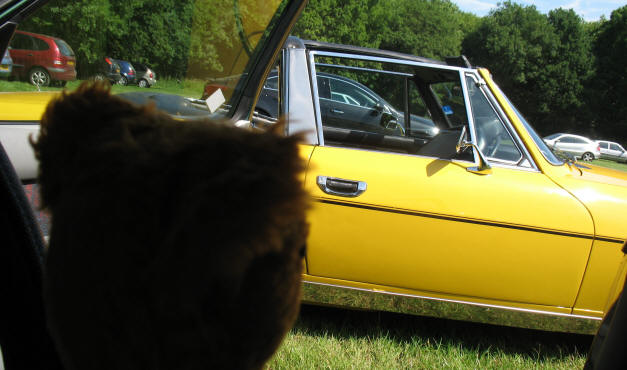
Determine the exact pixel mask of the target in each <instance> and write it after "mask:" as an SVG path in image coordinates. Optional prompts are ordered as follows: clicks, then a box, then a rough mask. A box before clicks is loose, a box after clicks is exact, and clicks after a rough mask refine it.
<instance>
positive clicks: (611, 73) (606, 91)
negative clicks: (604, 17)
mask: <svg viewBox="0 0 627 370" xmlns="http://www.w3.org/2000/svg"><path fill="white" fill-rule="evenodd" d="M594 53H595V54H596V57H597V61H596V76H595V78H594V80H592V81H591V83H590V90H591V91H592V93H591V99H590V100H591V105H592V106H593V108H594V110H595V112H596V113H597V114H598V117H597V119H598V121H597V130H598V132H599V133H600V134H601V135H602V136H603V137H608V138H616V140H621V141H622V142H626V141H627V63H626V62H625V61H626V60H627V6H623V7H622V8H619V9H616V10H615V11H614V12H612V15H611V17H610V19H609V20H608V21H603V22H601V24H600V26H599V28H598V36H597V38H596V41H595V43H594Z"/></svg>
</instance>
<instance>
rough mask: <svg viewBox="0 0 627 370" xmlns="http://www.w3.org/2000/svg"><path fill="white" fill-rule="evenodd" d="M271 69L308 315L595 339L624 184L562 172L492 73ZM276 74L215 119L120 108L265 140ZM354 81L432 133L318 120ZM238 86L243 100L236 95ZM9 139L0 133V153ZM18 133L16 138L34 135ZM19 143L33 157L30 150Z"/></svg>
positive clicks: (447, 66)
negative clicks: (437, 322) (462, 323)
mask: <svg viewBox="0 0 627 370" xmlns="http://www.w3.org/2000/svg"><path fill="white" fill-rule="evenodd" d="M268 53H270V51H269V50H268ZM272 53H276V50H275V49H272ZM262 54H263V53H262ZM278 55H279V59H280V60H279V62H278V63H279V65H281V68H280V72H278V73H277V78H278V80H277V81H276V83H275V82H274V81H269V82H267V83H266V89H276V90H277V91H276V94H277V96H278V97H279V98H278V99H277V101H276V104H277V105H278V108H277V115H282V116H285V117H286V122H287V127H286V133H287V134H290V135H291V134H301V135H303V144H302V145H301V154H302V156H303V158H305V159H306V169H305V170H304V173H303V177H302V178H303V181H304V186H305V188H306V189H307V190H308V191H309V193H310V194H311V199H312V207H311V209H310V211H309V214H308V221H309V223H310V225H311V231H310V235H309V239H308V242H307V251H306V254H305V262H306V264H305V265H306V273H305V274H304V275H303V282H304V285H303V300H304V302H306V303H313V304H325V305H336V306H341V307H349V308H360V309H373V310H384V311H394V312H402V313H410V314H419V315H429V316H441V317H448V318H454V319H460V320H470V321H478V322H487V323H492V324H503V325H512V326H520V327H527V328H536V329H542V330H555V331H567V332H577V333H594V332H595V330H596V329H597V328H598V326H599V323H600V321H601V318H602V317H603V315H604V313H606V312H607V311H608V309H609V307H610V306H611V304H612V303H613V302H614V301H615V299H616V297H617V296H618V293H619V291H620V288H621V287H622V284H621V283H622V281H623V279H624V278H625V274H626V272H627V270H626V269H627V263H623V259H624V254H623V252H622V251H621V247H622V245H623V243H625V240H627V228H625V220H626V218H625V217H624V216H621V215H623V214H624V210H625V208H626V207H627V172H621V171H617V170H611V169H606V168H601V167H598V166H594V165H590V164H586V165H582V164H578V163H574V164H573V163H564V162H562V161H561V160H559V159H558V158H557V157H556V156H555V155H554V154H553V152H552V151H551V150H550V149H549V147H548V146H547V145H546V143H545V142H544V141H543V140H542V138H541V137H540V136H539V135H538V134H537V133H536V132H535V131H534V130H533V128H532V126H531V125H530V124H529V123H528V122H527V121H526V120H525V118H524V117H523V115H522V114H520V112H518V111H517V109H516V108H515V106H513V105H512V104H511V102H510V101H509V100H508V99H507V97H506V96H505V95H504V94H503V92H502V91H501V90H500V89H499V87H498V86H497V85H496V83H495V82H494V81H493V80H492V78H491V76H490V73H489V71H487V70H486V69H483V68H474V67H472V66H470V65H469V64H467V62H465V61H464V59H463V58H457V59H448V60H447V61H437V60H432V59H427V58H421V57H416V56H412V55H406V54H400V53H395V52H387V51H382V50H375V49H367V48H360V47H354V46H346V45H337V44H328V43H323V42H316V41H306V40H300V39H297V38H290V39H288V41H287V42H286V43H285V45H284V48H283V50H282V52H279V53H278ZM382 60H385V64H382V63H381V61H382ZM288 61H289V63H288ZM270 62H271V61H270V60H267V63H265V64H263V66H261V65H255V67H254V68H253V67H248V68H249V69H247V73H245V74H244V73H242V74H241V75H240V77H241V78H242V79H245V81H244V82H241V81H240V83H238V82H237V79H236V78H235V77H229V78H230V79H231V80H229V81H226V80H222V82H220V83H217V82H215V83H212V87H213V88H214V89H215V91H213V92H217V89H220V90H224V93H223V95H224V96H225V100H226V101H225V103H224V105H223V106H222V108H221V109H218V110H215V111H214V113H211V112H210V111H209V109H208V107H207V106H206V105H204V106H203V105H202V104H196V103H195V101H192V100H189V104H187V102H186V101H184V100H183V99H181V97H180V96H178V95H168V94H153V93H147V92H136V93H132V92H131V93H125V94H123V95H122V96H123V97H125V98H128V99H130V100H133V101H136V102H137V101H152V102H154V103H155V105H156V106H157V108H160V109H163V110H165V111H168V112H169V113H171V114H173V115H175V116H177V117H180V116H181V115H182V113H181V112H182V111H181V107H183V108H185V109H188V110H190V111H193V112H195V113H198V114H202V112H204V115H205V116H214V117H215V116H220V115H222V116H223V115H228V114H229V113H228V112H232V113H231V114H232V116H229V117H235V118H238V117H239V118H240V119H239V120H238V121H237V125H240V126H241V125H251V126H262V125H265V124H266V123H265V122H263V121H261V120H260V118H259V115H253V114H251V111H252V110H253V107H255V106H259V101H258V100H259V99H260V98H259V96H260V95H259V92H261V91H262V90H263V88H262V87H263V83H264V80H265V79H264V77H265V76H264V74H263V73H260V72H259V71H260V70H263V71H265V70H267V69H269V66H268V64H269V63H270ZM357 62H358V63H357ZM253 64H254V63H253ZM356 66H358V67H356ZM240 72H243V70H242V71H240ZM348 75H350V76H353V77H352V78H351V79H350V80H352V81H358V80H359V83H360V84H361V85H363V86H365V87H367V88H368V89H369V90H370V91H373V92H375V91H376V94H377V95H379V96H381V98H382V99H385V101H386V102H391V101H395V102H396V101H400V102H403V104H398V105H396V107H395V109H397V110H398V114H399V115H402V117H410V116H411V114H416V115H418V116H420V117H423V118H425V119H427V118H428V119H430V120H431V121H432V122H433V124H434V125H435V126H436V127H437V128H438V132H437V133H436V134H435V135H434V136H431V137H429V136H426V135H422V134H417V133H414V132H412V130H411V120H410V121H407V120H405V121H403V122H410V125H409V127H407V125H406V124H405V123H398V122H397V124H396V125H390V121H388V120H381V119H380V120H379V121H378V122H376V121H375V123H373V122H372V118H371V117H373V116H379V117H380V118H381V116H382V114H381V112H380V111H378V110H377V109H371V110H366V111H364V114H363V115H362V116H361V118H359V117H360V116H359V115H357V114H355V115H354V116H353V118H351V119H350V120H349V119H346V120H343V119H341V118H338V117H332V116H331V115H330V114H325V113H324V110H325V109H329V110H330V109H340V108H339V107H340V105H337V106H331V105H325V104H327V103H328V102H327V101H325V99H327V100H333V99H329V98H328V97H329V96H330V97H333V96H332V95H330V93H332V92H336V93H338V95H336V97H337V99H338V102H339V101H340V99H341V100H342V101H343V103H342V104H345V105H349V104H350V103H352V104H353V105H356V104H354V102H353V101H352V100H351V98H352V99H355V100H357V98H356V97H355V96H353V94H354V92H351V91H349V90H341V89H339V88H338V89H333V88H331V89H330V91H329V90H328V91H327V92H324V91H323V90H324V89H327V88H328V87H329V86H327V85H326V84H330V85H331V84H333V81H331V79H333V78H335V77H334V76H343V77H344V78H348V77H346V76H348ZM253 76H257V77H253ZM318 76H320V78H318ZM270 77H271V78H272V77H273V76H272V75H270ZM216 81H220V80H216ZM338 81H342V82H346V83H348V82H351V81H347V80H344V79H338ZM249 84H252V85H249ZM241 86H248V88H247V89H248V90H245V91H240V92H241V94H236V93H235V92H236V91H237V90H236V89H238V88H241ZM380 86H385V87H386V88H385V89H382V88H380ZM352 88H355V89H357V88H359V89H363V88H362V87H361V86H358V85H356V87H355V86H353V87H352ZM326 93H329V95H325V94H326ZM342 94H344V95H342ZM11 95H12V94H10V93H8V94H4V95H3V96H2V99H0V120H2V121H10V119H8V117H9V116H10V115H12V114H18V113H19V114H22V116H21V119H22V120H24V121H27V122H30V121H36V120H37V119H38V114H39V113H37V112H33V113H28V112H27V113H24V111H25V109H24V107H25V106H27V105H28V106H29V107H30V106H31V105H32V104H31V103H32V102H33V100H34V99H35V97H32V98H31V97H29V96H25V95H21V96H19V98H18V97H15V98H13V100H12V101H11V99H12V98H11ZM247 96H248V97H250V98H249V99H250V101H249V102H248V103H241V102H246V101H248V100H247V98H243V97H247ZM325 96H326V97H325ZM135 97H137V99H135ZM238 98H242V100H239V101H238V100H237V99H238ZM370 98H373V97H370ZM373 99H374V98H373ZM393 99H394V100H393ZM203 103H204V102H203ZM38 104H42V105H44V103H43V102H39V103H38ZM240 104H246V108H245V109H244V108H241V109H243V110H242V111H240V110H239V109H240V108H239V107H241V106H240ZM375 106H376V104H375ZM325 107H326V108H325ZM31 109H32V108H31ZM42 109H43V108H42ZM39 112H40V111H39ZM237 112H240V113H237ZM246 112H247V113H246ZM344 112H345V113H346V112H348V110H345V111H344ZM268 113H270V112H268ZM336 113H337V114H338V115H340V116H341V114H340V113H338V112H336ZM24 114H30V116H29V117H25V116H24ZM239 114H241V115H239ZM185 115H189V114H187V113H185ZM269 118H270V119H265V121H272V120H274V118H273V117H269ZM248 119H250V120H251V121H248ZM260 122H261V123H260ZM13 126H15V127H13ZM17 126H18V125H10V124H9V125H2V126H1V127H0V140H2V141H3V142H4V140H5V139H4V137H5V135H8V133H9V132H18V131H17V129H18V127H17ZM399 126H400V127H402V128H403V129H399ZM20 127H21V128H22V131H19V133H20V135H27V133H28V132H33V133H35V134H36V131H37V129H38V127H37V125H36V124H30V126H28V127H30V131H27V130H23V127H24V126H23V125H21V126H20ZM11 130H13V131H11ZM16 135H17V134H16ZM13 141H14V142H23V143H24V145H25V146H26V145H27V141H26V139H25V138H24V139H23V140H13ZM24 150H25V151H26V149H24ZM9 156H10V157H11V158H12V160H13V161H14V162H15V163H18V160H20V159H23V157H24V155H20V154H19V151H18V150H17V149H16V148H12V149H11V150H9ZM30 160H31V161H32V163H30V164H29V163H28V162H27V161H24V160H22V161H21V162H19V163H20V165H19V166H16V167H18V172H19V173H22V174H28V173H30V174H35V173H36V171H35V169H36V164H35V162H34V159H32V158H31V159H30ZM29 168H30V170H29ZM31 176H33V175H31ZM23 179H24V180H27V179H28V177H23Z"/></svg>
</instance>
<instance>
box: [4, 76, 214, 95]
mask: <svg viewBox="0 0 627 370" xmlns="http://www.w3.org/2000/svg"><path fill="white" fill-rule="evenodd" d="M81 82H83V81H80V80H77V81H70V82H68V83H67V85H66V87H65V89H67V90H74V89H76V88H77V87H78V86H79V85H80V84H81ZM204 86H205V81H202V80H181V81H179V80H172V79H162V80H158V81H157V83H156V84H155V85H154V86H153V87H151V88H148V89H143V88H140V87H137V86H130V85H129V86H121V85H113V86H112V91H113V93H115V94H119V93H122V92H132V91H150V92H155V93H165V94H175V95H181V96H185V97H191V98H197V99H200V97H201V96H202V92H203V89H204ZM61 90H63V88H61V87H52V86H47V87H42V88H41V91H61ZM5 91H6V92H8V91H37V87H36V86H33V85H31V84H29V83H27V82H22V81H7V80H0V92H5Z"/></svg>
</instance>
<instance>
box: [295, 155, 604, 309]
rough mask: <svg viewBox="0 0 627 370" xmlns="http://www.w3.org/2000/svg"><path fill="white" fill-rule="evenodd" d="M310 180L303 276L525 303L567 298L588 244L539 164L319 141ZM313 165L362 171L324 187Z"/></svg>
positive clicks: (579, 219)
mask: <svg viewBox="0 0 627 370" xmlns="http://www.w3.org/2000/svg"><path fill="white" fill-rule="evenodd" d="M311 165H312V166H314V168H315V169H313V170H309V172H308V175H307V180H306V186H307V189H308V190H309V191H310V192H311V194H312V195H313V196H314V199H316V200H317V201H316V202H315V204H314V207H313V209H312V210H311V212H310V217H309V220H310V223H311V234H310V239H309V242H308V254H307V263H308V268H309V270H308V271H309V274H311V275H315V276H319V277H326V278H334V279H342V280H349V281H354V282H362V283H370V284H376V285H381V286H386V287H394V288H401V289H409V290H418V291H430V292H436V293H440V294H451V295H455V296H464V297H482V298H484V299H494V300H500V301H510V302H518V303H521V304H535V305H552V306H561V307H572V305H573V303H574V301H575V298H576V294H577V292H578V289H579V284H580V282H581V279H582V277H583V273H584V270H585V267H586V262H587V259H588V255H589V252H590V248H591V245H592V236H593V233H594V228H593V225H592V220H591V219H590V216H589V214H588V212H587V210H586V209H585V208H584V207H583V206H582V205H581V203H579V202H578V201H577V200H576V199H574V198H573V197H572V196H571V195H570V194H568V192H566V191H564V190H563V189H561V188H560V187H559V186H557V185H555V184H554V183H553V182H552V181H550V180H549V179H548V178H547V177H546V176H544V175H542V174H541V173H539V172H534V171H525V170H518V169H509V168H494V169H493V172H492V174H491V175H489V176H481V175H477V174H474V173H470V172H468V171H467V170H466V167H468V166H471V165H472V164H471V163H468V162H450V161H444V160H438V159H434V158H425V157H417V156H409V155H399V154H390V153H382V152H371V151H365V150H355V149H345V148H333V147H318V148H316V149H315V150H314V153H313V155H312V158H311ZM318 175H322V176H329V177H337V178H342V179H347V180H358V181H364V182H366V183H367V190H366V191H365V192H364V193H363V194H362V195H360V196H359V197H358V198H354V199H349V198H344V197H337V196H332V195H328V194H326V193H324V192H322V190H320V189H319V188H318V186H317V184H316V177H317V176H318Z"/></svg>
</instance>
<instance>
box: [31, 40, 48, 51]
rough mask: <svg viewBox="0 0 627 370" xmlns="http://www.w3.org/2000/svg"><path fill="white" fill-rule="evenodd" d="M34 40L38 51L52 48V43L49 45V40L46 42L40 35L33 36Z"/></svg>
mask: <svg viewBox="0 0 627 370" xmlns="http://www.w3.org/2000/svg"><path fill="white" fill-rule="evenodd" d="M33 41H34V42H35V50H37V51H44V50H48V49H50V45H48V43H47V42H45V41H44V40H42V39H40V38H38V37H33Z"/></svg>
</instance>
